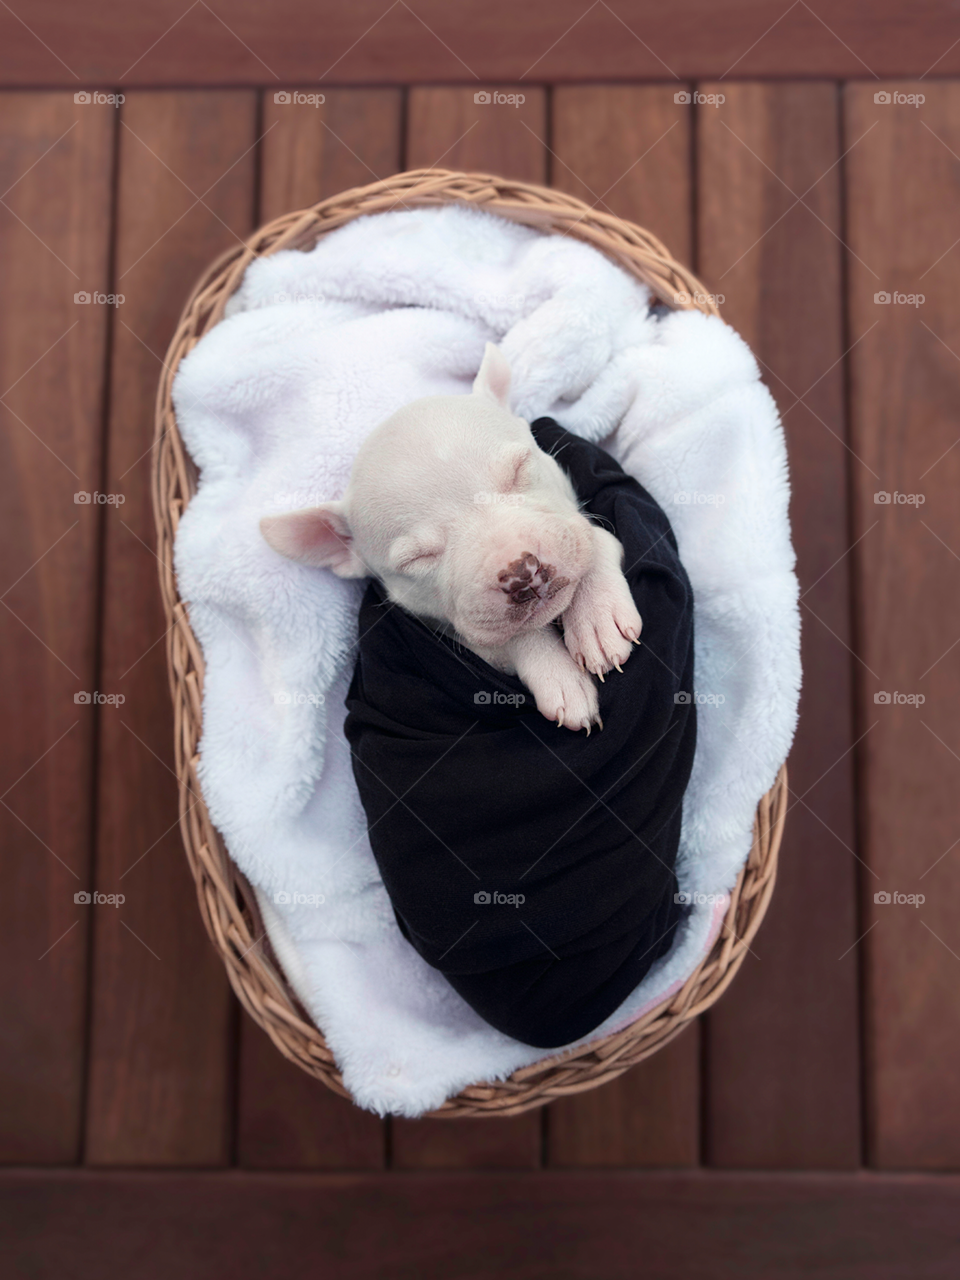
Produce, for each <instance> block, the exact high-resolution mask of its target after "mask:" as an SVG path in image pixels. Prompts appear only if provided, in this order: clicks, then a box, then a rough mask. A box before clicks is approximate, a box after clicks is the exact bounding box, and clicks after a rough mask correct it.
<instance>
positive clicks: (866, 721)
mask: <svg viewBox="0 0 960 1280" xmlns="http://www.w3.org/2000/svg"><path fill="white" fill-rule="evenodd" d="M868 89H869V91H868ZM876 93H881V94H883V93H886V94H888V95H893V94H895V93H897V94H900V95H904V96H909V95H910V94H922V95H923V96H924V97H925V98H926V102H925V103H924V104H923V105H922V106H920V107H915V106H910V105H905V104H902V103H901V104H899V105H898V104H897V103H896V101H894V102H887V103H882V102H881V103H879V104H878V103H877V102H876V101H875V98H874V94H876ZM958 111H960V85H958V84H956V83H951V84H928V83H926V82H923V83H900V84H892V83H884V84H879V85H872V84H871V85H870V86H869V87H868V86H866V85H863V86H860V85H850V86H848V87H847V91H846V111H845V120H846V130H847V136H848V138H849V139H850V140H853V139H855V138H859V137H860V136H861V135H862V134H865V135H866V136H865V137H863V140H862V141H861V142H860V143H859V145H858V146H856V147H855V148H854V149H853V150H852V151H851V153H850V155H849V157H848V160H847V173H848V181H849V190H848V196H847V204H848V220H849V241H850V247H851V251H852V253H853V255H855V256H854V257H853V259H852V262H851V266H850V300H849V305H850V325H851V342H853V341H856V346H854V348H853V350H852V351H851V355H850V365H851V378H852V404H853V420H852V426H853V440H852V443H853V447H854V449H855V450H856V452H857V454H858V456H859V457H860V458H862V459H863V463H864V465H861V466H857V467H855V468H854V473H853V474H854V495H855V518H856V526H855V532H857V533H862V532H864V531H865V530H866V529H868V528H869V527H870V526H872V525H874V524H875V526H876V527H875V528H874V529H873V532H872V533H869V534H866V535H865V536H864V537H863V541H862V542H861V543H860V545H859V546H858V548H857V556H858V560H857V564H858V570H859V574H860V586H859V591H858V597H857V599H858V629H859V645H858V650H859V652H860V654H861V657H862V660H863V664H862V665H858V682H857V685H858V693H859V717H860V727H861V731H862V732H863V731H866V730H867V729H869V728H870V726H871V725H873V726H875V727H874V728H872V730H871V731H870V732H868V733H867V734H866V737H865V738H864V741H863V746H862V760H861V764H862V784H863V791H862V811H861V819H862V825H863V837H864V856H865V858H866V860H867V862H868V863H869V865H870V867H871V869H872V871H873V872H874V873H875V874H874V875H867V876H865V877H864V886H863V887H864V897H863V920H862V926H861V928H862V931H867V930H869V933H868V935H867V937H866V939H865V941H864V943H863V953H864V955H865V960H866V976H867V985H866V1009H865V1020H866V1048H867V1066H868V1072H867V1086H868V1088H867V1109H868V1124H869V1139H870V1144H869V1155H870V1160H871V1161H872V1162H873V1163H875V1164H877V1165H880V1166H881V1167H885V1168H903V1167H910V1168H922V1169H948V1168H956V1167H957V1164H958V1163H960V1097H958V1093H957V1089H956V1084H955V1080H954V1075H955V1072H954V1070H953V1066H952V1064H953V1063H954V1062H955V1061H956V1058H957V1054H958V1052H960V1007H958V1004H957V996H956V993H957V982H958V978H960V958H958V957H960V927H958V921H957V911H956V903H957V900H958V894H960V856H958V850H957V846H956V841H957V837H958V836H960V826H958V822H957V804H956V796H957V788H958V783H960V734H958V731H957V716H956V708H957V705H958V697H960V659H958V655H960V648H957V647H955V646H956V643H957V638H958V637H960V592H958V590H957V588H958V584H960V576H958V574H960V563H958V557H960V507H958V505H957V492H958V486H960V449H957V448H956V447H955V445H956V442H957V440H958V438H960V413H958V410H957V404H958V392H960V316H958V313H957V304H956V299H957V292H958V286H960V255H958V250H957V248H956V247H955V245H956V239H957V218H956V210H957V201H958V196H960V161H958V159H957V157H958V155H960V116H958ZM881 291H886V293H887V294H889V295H893V296H894V299H895V300H894V301H892V302H890V303H886V304H884V303H879V304H878V303H877V302H876V301H875V294H876V293H878V292H881ZM910 295H922V297H923V298H924V301H923V302H922V303H917V305H911V303H910V302H909V301H902V299H903V298H905V297H907V296H910ZM897 299H901V300H900V301H898V300H897ZM857 340H859V341H857ZM868 468H869V470H868ZM872 473H876V474H875V475H874V474H872ZM886 493H889V494H890V495H891V496H892V497H894V498H896V495H898V494H899V495H922V497H923V499H924V501H923V505H922V506H919V505H916V504H915V503H914V504H911V503H909V502H908V503H898V502H897V501H896V500H894V501H891V502H890V503H889V504H878V503H877V502H876V495H877V494H886ZM881 692H886V693H888V694H890V695H891V698H892V695H893V694H894V693H899V694H906V695H908V696H910V695H917V696H922V697H924V698H925V699H926V701H925V702H924V703H923V704H921V705H915V704H910V703H900V704H899V705H898V704H896V703H894V702H893V701H891V702H890V703H882V702H881V703H877V702H876V701H875V697H876V695H877V694H878V693H881ZM878 892H881V893H883V892H886V893H891V894H892V893H893V892H899V893H901V894H904V895H910V894H922V895H923V896H924V897H925V899H926V901H925V902H924V903H923V904H922V905H921V906H910V905H905V904H901V905H897V904H896V903H895V902H890V903H883V902H880V903H877V902H876V901H875V899H874V895H875V894H876V893H878Z"/></svg>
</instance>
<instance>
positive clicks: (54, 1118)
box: [0, 93, 116, 1163]
mask: <svg viewBox="0 0 960 1280" xmlns="http://www.w3.org/2000/svg"><path fill="white" fill-rule="evenodd" d="M115 125H116V122H115V119H114V116H113V114H112V113H107V112H106V111H104V112H100V113H93V112H89V111H84V110H83V109H82V108H80V107H76V106H74V103H73V102H72V100H71V99H70V98H69V97H67V96H66V95H65V94H62V93H61V94H46V93H44V94H30V95H29V96H28V97H27V98H26V99H25V98H24V96H23V95H21V94H13V93H4V94H0V190H2V196H0V199H2V202H3V203H2V206H0V274H2V279H3V309H2V320H0V423H2V430H3V435H2V450H3V456H2V463H0V484H2V544H0V545H2V563H3V586H2V587H0V603H2V605H3V608H2V609H0V663H2V666H0V670H2V673H3V679H2V687H3V690H4V703H5V708H6V714H5V717H4V734H3V739H2V741H3V748H2V755H0V759H2V769H0V884H2V889H0V1008H2V1010H3V1015H2V1021H3V1032H2V1036H0V1046H2V1047H0V1160H4V1161H18V1160H22V1161H26V1162H29V1163H44V1162H52V1163H56V1162H69V1161H73V1160H76V1159H77V1158H78V1156H79V1152H80V1142H81V1119H82V1107H83V1099H82V1083H83V1053H84V1040H85V1022H86V970H87V948H88V943H89V936H90V928H91V923H92V919H93V916H94V913H95V910H96V911H99V910H104V911H106V910H108V908H107V907H103V908H94V907H92V906H91V905H83V904H77V903H76V902H75V901H74V894H75V893H77V892H84V891H89V890H91V889H93V888H94V887H96V886H95V881H94V880H93V879H92V878H91V874H90V873H91V833H92V823H93V790H94V776H95V774H94V767H95V765H94V755H95V750H96V725H97V721H98V719H99V717H100V716H101V715H102V711H101V709H100V708H98V707H96V706H94V705H93V703H89V704H88V705H82V704H77V702H76V701H75V698H76V696H77V695H79V694H83V693H86V694H92V693H93V692H94V691H95V690H96V688H97V682H98V671H97V639H98V629H99V620H98V617H97V611H98V596H99V572H98V552H99V541H100V536H101V527H102V524H103V521H104V519H105V518H106V515H105V508H104V507H102V506H99V505H97V504H95V503H92V502H91V503H89V504H77V503H76V502H75V500H74V495H76V494H82V493H87V494H91V495H92V494H93V493H94V491H96V490H98V489H102V488H103V487H104V486H103V483H102V452H101V440H102V434H103V430H102V416H103V404H104V383H105V369H106V359H105V355H106V344H107V330H108V324H109V315H108V311H109V308H108V307H107V306H104V305H98V304H95V303H88V304H83V303H76V302H75V301H74V295H75V294H76V293H78V292H80V291H83V290H87V291H90V292H91V293H93V292H98V293H100V294H101V295H103V294H106V293H107V292H108V284H109V246H110V201H111V194H110V193H111V187H112V177H113V175H112V151H113V132H114V129H115ZM111 514H114V513H111Z"/></svg>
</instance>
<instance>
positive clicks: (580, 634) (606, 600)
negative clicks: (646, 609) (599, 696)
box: [563, 580, 643, 679]
mask: <svg viewBox="0 0 960 1280" xmlns="http://www.w3.org/2000/svg"><path fill="white" fill-rule="evenodd" d="M642 626H643V623H642V621H641V619H640V614H639V613H638V612H637V607H636V605H635V604H634V603H633V596H632V595H631V594H630V590H629V588H628V587H627V584H626V581H625V580H624V581H622V582H621V583H616V582H609V583H604V584H602V585H600V584H596V585H593V586H591V587H590V589H589V590H585V591H583V593H582V594H581V592H580V591H578V592H577V594H576V595H575V596H574V598H573V602H572V603H571V605H570V608H569V609H568V610H567V611H566V613H565V614H564V615H563V642H564V644H565V645H566V646H567V651H568V653H569V654H570V656H571V658H573V660H574V662H576V663H577V665H578V666H581V667H583V668H585V669H586V670H587V671H592V672H593V674H594V675H597V676H599V677H600V678H601V679H603V677H604V676H605V675H606V674H607V672H608V671H611V670H613V668H614V667H617V668H622V666H623V664H624V663H625V662H626V660H627V659H628V658H629V657H630V654H631V653H632V652H633V643H634V641H636V640H638V639H639V638H640V630H641V628H642Z"/></svg>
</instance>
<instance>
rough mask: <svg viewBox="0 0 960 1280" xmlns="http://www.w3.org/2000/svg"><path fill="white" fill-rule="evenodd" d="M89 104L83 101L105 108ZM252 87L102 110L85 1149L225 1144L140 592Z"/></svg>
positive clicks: (156, 637)
mask: <svg viewBox="0 0 960 1280" xmlns="http://www.w3.org/2000/svg"><path fill="white" fill-rule="evenodd" d="M106 109H107V108H104V107H96V106H93V105H91V106H90V107H88V108H87V110H90V111H94V110H106ZM256 142H257V132H256V96H255V95H254V94H253V93H252V92H249V91H242V92H217V93H195V92H187V93H147V92H144V93H138V94H131V95H130V96H129V100H128V101H127V103H126V104H124V106H123V108H122V114H121V116H120V139H119V175H118V194H117V210H116V244H117V248H116V262H115V268H114V282H115V286H116V290H117V291H120V292H122V293H123V294H124V296H125V301H124V303H123V305H122V306H120V307H118V308H117V316H116V319H115V322H114V332H113V348H112V363H111V374H112V378H111V393H110V429H109V437H108V448H107V470H106V479H105V481H104V485H105V487H106V488H107V489H108V491H110V492H120V493H123V494H124V496H125V498H126V501H125V502H124V504H123V506H122V507H119V508H117V509H115V510H114V509H111V510H110V511H109V518H108V520H107V530H106V539H105V559H104V608H103V623H102V626H103V641H102V653H103V657H102V666H101V676H100V680H101V685H102V687H103V688H104V689H105V690H106V691H107V692H108V693H113V692H122V693H123V695H124V697H125V698H126V701H125V702H124V704H123V705H122V706H121V707H117V708H106V711H108V712H110V714H109V715H108V714H104V715H103V716H102V717H101V732H100V760H99V800H98V819H99V820H98V840H97V880H98V885H99V887H100V888H101V889H103V890H104V891H108V892H122V893H123V894H124V895H125V897H126V902H125V903H124V905H123V907H122V908H119V909H116V910H114V911H112V912H110V913H107V912H106V911H105V910H102V911H100V912H99V914H98V915H97V917H96V924H97V927H96V930H95V933H94V960H93V974H92V977H93V1007H92V1021H91V1032H90V1063H89V1105H88V1118H87V1149H86V1156H87V1160H88V1161H89V1162H90V1163H94V1164H129V1165H134V1164H176V1165H190V1164H201V1165H215V1164H223V1163H225V1162H226V1161H227V1160H228V1158H229V1154H230V1143H231V1138H230V1126H229V1105H230V1096H231V1088H232V1085H231V1077H232V1063H231V1058H232V1052H233V1047H232V1040H233V1032H232V1025H231V1024H232V1021H233V1018H234V1013H233V1009H232V1006H231V1003H230V1001H229V998H228V992H227V983H226V977H225V974H224V972H223V967H222V965H221V964H220V961H219V958H218V957H217V956H216V954H215V953H214V951H213V949H212V947H211V945H210V943H209V941H208V940H207V937H206V934H205V933H204V930H203V927H202V925H201V923H200V918H199V914H198V912H197V908H196V902H195V900H194V888H193V884H192V880H191V877H190V874H189V872H188V870H187V866H186V863H185V860H184V857H183V850H182V847H181V839H180V832H179V829H178V825H177V790H176V778H175V776H174V773H173V767H172V766H173V719H172V714H171V708H170V700H169V693H168V690H167V677H166V653H165V643H164V636H165V633H166V630H167V624H166V620H165V618H164V615H163V609H162V607H161V605H160V600H159V596H158V592H157V582H156V573H157V561H156V555H155V551H154V532H153V530H154V522H153V512H152V509H151V506H150V491H149V480H150V446H151V441H152V438H153V406H154V398H155V394H156V385H157V380H158V377H159V374H160V370H161V365H162V361H163V357H164V355H165V353H166V348H167V343H168V342H169V340H170V337H171V336H172V334H173V330H174V328H175V326H176V322H177V318H178V316H179V314H180V310H181V308H182V306H183V299H184V297H185V296H186V293H187V291H188V290H189V289H190V287H191V285H192V283H193V281H194V278H195V277H196V276H197V275H198V274H199V273H200V271H201V270H202V269H203V268H204V267H205V266H206V265H207V263H208V262H209V261H210V260H211V259H212V258H214V257H216V256H217V254H219V253H221V252H222V251H223V250H224V249H225V248H227V247H228V246H229V245H231V244H235V243H236V240H237V237H238V236H242V235H245V234H247V233H249V231H250V230H251V229H252V226H253V222H254V218H255V191H254V154H253V152H254V148H255V145H256Z"/></svg>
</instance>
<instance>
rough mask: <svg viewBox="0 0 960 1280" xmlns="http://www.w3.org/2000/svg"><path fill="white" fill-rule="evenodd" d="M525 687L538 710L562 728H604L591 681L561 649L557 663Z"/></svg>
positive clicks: (594, 686)
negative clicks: (534, 700) (595, 726)
mask: <svg viewBox="0 0 960 1280" xmlns="http://www.w3.org/2000/svg"><path fill="white" fill-rule="evenodd" d="M528 680H529V683H528V686H527V687H528V688H529V689H530V692H531V693H532V694H533V696H534V698H535V699H536V702H537V710H538V711H539V712H540V714H541V715H543V716H546V718H547V719H548V720H554V721H556V723H557V724H558V725H560V726H562V727H563V728H564V729H572V730H573V731H574V732H577V731H578V730H580V729H586V731H587V733H588V734H589V732H590V729H591V728H592V726H593V725H599V726H600V728H601V729H602V728H603V723H602V721H601V719H600V700H599V698H598V696H597V686H596V684H595V683H594V681H593V678H592V677H591V676H589V675H587V673H586V672H585V671H581V670H580V668H579V667H575V666H574V665H573V663H572V662H570V661H569V659H568V658H567V656H566V654H564V653H563V652H562V650H561V658H560V660H559V661H554V662H552V663H551V664H550V665H549V667H545V668H544V669H543V670H541V671H539V672H538V673H537V675H536V677H535V678H529V677H528Z"/></svg>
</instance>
